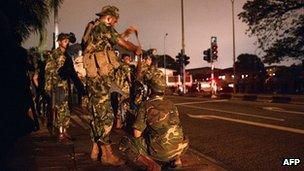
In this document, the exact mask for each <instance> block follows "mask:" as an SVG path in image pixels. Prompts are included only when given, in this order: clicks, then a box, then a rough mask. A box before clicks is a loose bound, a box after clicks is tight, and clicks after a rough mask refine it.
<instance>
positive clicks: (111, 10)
mask: <svg viewBox="0 0 304 171" xmlns="http://www.w3.org/2000/svg"><path fill="white" fill-rule="evenodd" d="M118 11H119V9H118V8H117V7H115V6H111V5H107V6H104V7H103V8H102V9H101V12H99V13H96V15H97V16H99V17H102V16H106V15H111V16H114V17H116V18H119V14H118Z"/></svg>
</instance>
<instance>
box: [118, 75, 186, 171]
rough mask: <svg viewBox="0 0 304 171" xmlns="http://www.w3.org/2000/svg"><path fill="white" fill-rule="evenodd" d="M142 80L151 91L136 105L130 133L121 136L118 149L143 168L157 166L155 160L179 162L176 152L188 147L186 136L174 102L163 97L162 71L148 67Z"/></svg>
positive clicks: (157, 167)
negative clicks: (144, 99) (131, 135)
mask: <svg viewBox="0 0 304 171" xmlns="http://www.w3.org/2000/svg"><path fill="white" fill-rule="evenodd" d="M143 80H144V82H145V83H146V84H147V85H148V87H149V89H151V94H149V99H148V100H147V101H144V102H143V103H142V104H141V105H140V107H139V109H138V112H137V116H136V119H135V122H134V124H133V128H134V131H133V135H134V137H132V138H130V137H125V138H123V139H122V144H121V147H120V149H121V150H123V151H126V152H127V153H126V154H128V155H129V157H130V158H131V159H132V160H133V161H135V163H139V164H141V165H144V166H145V167H146V169H147V170H151V171H157V170H160V166H159V165H158V163H157V162H159V163H164V164H166V165H167V164H169V166H172V167H177V166H181V164H182V163H181V160H180V156H181V155H182V154H183V153H184V152H185V151H186V149H187V148H188V140H187V139H186V138H184V135H183V130H182V126H181V124H180V119H179V113H178V110H177V108H176V106H174V104H173V103H172V102H171V101H169V100H165V99H164V92H165V89H166V82H165V78H164V74H163V73H162V71H160V70H158V69H155V70H153V71H152V70H150V71H148V72H146V73H145V75H144V76H143ZM144 133H145V135H144Z"/></svg>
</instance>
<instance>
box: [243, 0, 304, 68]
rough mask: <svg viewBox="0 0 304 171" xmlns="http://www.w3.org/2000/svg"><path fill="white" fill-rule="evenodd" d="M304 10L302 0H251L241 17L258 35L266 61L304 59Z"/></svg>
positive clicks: (252, 34)
mask: <svg viewBox="0 0 304 171" xmlns="http://www.w3.org/2000/svg"><path fill="white" fill-rule="evenodd" d="M303 10H304V1H303V0H248V1H247V2H246V3H245V4H244V6H243V12H241V13H240V14H238V16H239V18H240V19H242V21H243V22H245V23H246V24H247V25H248V26H249V29H248V32H247V33H249V35H250V36H256V37H257V39H258V41H257V43H258V45H259V48H260V49H261V50H262V51H263V52H264V53H265V55H264V56H263V61H264V62H266V63H269V64H271V63H277V62H281V61H283V60H285V59H296V60H303V59H304V13H303Z"/></svg>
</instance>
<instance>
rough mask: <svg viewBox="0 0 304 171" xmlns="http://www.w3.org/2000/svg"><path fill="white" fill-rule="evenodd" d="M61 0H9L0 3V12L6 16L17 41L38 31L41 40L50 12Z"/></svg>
mask: <svg viewBox="0 0 304 171" xmlns="http://www.w3.org/2000/svg"><path fill="white" fill-rule="evenodd" d="M62 2H63V0H39V1H37V0H9V1H6V2H5V3H3V4H2V5H1V7H0V12H1V14H2V15H4V16H5V17H6V18H7V20H8V22H9V25H10V26H9V27H10V28H11V29H12V33H13V34H14V35H13V36H14V38H15V39H16V41H17V42H19V43H21V42H22V41H24V40H26V39H27V38H28V37H29V36H30V34H32V33H39V34H40V36H41V37H40V42H42V41H43V40H44V38H45V37H44V36H45V25H46V24H47V22H48V21H49V17H50V14H51V12H52V10H53V9H54V8H58V7H59V6H60V4H61V3H62Z"/></svg>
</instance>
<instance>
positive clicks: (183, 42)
mask: <svg viewBox="0 0 304 171" xmlns="http://www.w3.org/2000/svg"><path fill="white" fill-rule="evenodd" d="M181 10H182V13H181V14H182V51H181V52H182V56H184V55H185V29H184V0H181ZM185 83H186V70H185V63H183V92H184V94H186V84H185Z"/></svg>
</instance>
